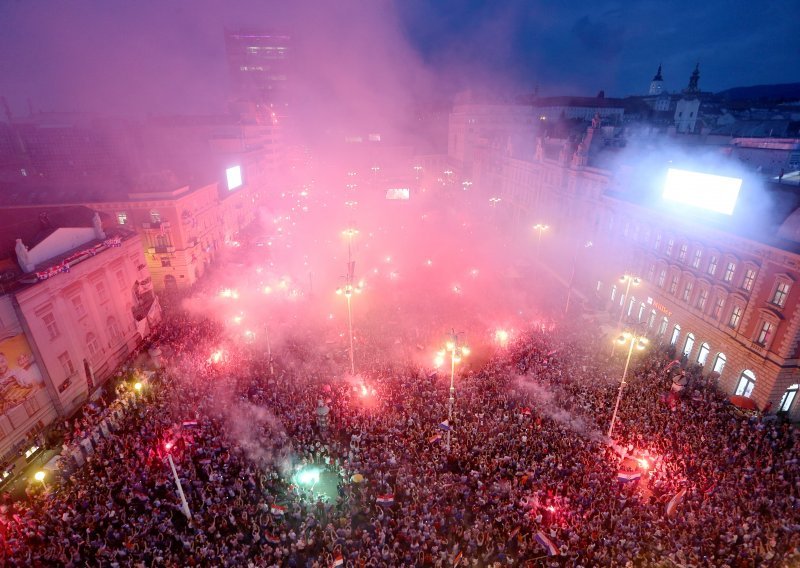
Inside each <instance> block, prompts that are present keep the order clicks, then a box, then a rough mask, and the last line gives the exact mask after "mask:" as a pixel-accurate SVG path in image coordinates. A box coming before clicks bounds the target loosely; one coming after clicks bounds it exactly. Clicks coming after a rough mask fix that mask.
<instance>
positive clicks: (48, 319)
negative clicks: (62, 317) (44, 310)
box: [42, 314, 61, 339]
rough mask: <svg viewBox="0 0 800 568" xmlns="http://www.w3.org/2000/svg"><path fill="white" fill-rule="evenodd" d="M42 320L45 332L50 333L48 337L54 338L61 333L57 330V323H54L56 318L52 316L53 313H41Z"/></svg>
mask: <svg viewBox="0 0 800 568" xmlns="http://www.w3.org/2000/svg"><path fill="white" fill-rule="evenodd" d="M42 321H43V322H44V325H45V327H47V333H48V334H49V335H50V339H55V338H57V337H58V336H59V335H61V333H60V332H59V331H58V324H57V323H56V318H54V317H53V314H45V315H43V316H42Z"/></svg>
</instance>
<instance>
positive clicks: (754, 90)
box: [717, 83, 800, 103]
mask: <svg viewBox="0 0 800 568" xmlns="http://www.w3.org/2000/svg"><path fill="white" fill-rule="evenodd" d="M717 95H718V96H720V97H722V98H723V99H725V100H727V101H730V102H737V101H759V102H765V103H767V102H768V103H782V102H789V101H798V100H800V83H784V84H782V85H753V86H750V87H734V88H732V89H726V90H724V91H720V92H719V93H717Z"/></svg>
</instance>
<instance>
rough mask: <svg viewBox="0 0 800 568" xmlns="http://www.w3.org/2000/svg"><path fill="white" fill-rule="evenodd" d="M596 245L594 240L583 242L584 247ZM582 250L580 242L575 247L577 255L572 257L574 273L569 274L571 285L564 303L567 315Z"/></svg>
mask: <svg viewBox="0 0 800 568" xmlns="http://www.w3.org/2000/svg"><path fill="white" fill-rule="evenodd" d="M593 245H594V243H593V242H592V241H586V242H585V243H584V244H583V248H584V249H588V248H591V247H592V246H593ZM580 252H581V248H580V242H579V243H578V246H577V247H576V248H575V255H574V256H573V257H572V273H571V274H570V276H569V286H568V287H567V302H566V304H565V305H564V314H565V315H566V314H567V313H569V299H570V297H572V284H573V282H574V281H575V268H576V266H577V265H578V253H580Z"/></svg>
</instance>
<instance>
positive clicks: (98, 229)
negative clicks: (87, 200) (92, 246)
mask: <svg viewBox="0 0 800 568" xmlns="http://www.w3.org/2000/svg"><path fill="white" fill-rule="evenodd" d="M92 225H94V235H95V237H97V238H98V239H105V238H106V233H105V231H103V222H102V221H101V220H100V214H99V213H98V212H97V211H95V212H94V216H93V217H92Z"/></svg>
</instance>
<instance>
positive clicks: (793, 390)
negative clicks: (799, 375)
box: [778, 385, 800, 412]
mask: <svg viewBox="0 0 800 568" xmlns="http://www.w3.org/2000/svg"><path fill="white" fill-rule="evenodd" d="M798 390H800V385H792V386H790V387H789V388H788V389H786V392H785V393H783V396H782V397H781V402H780V404H779V405H778V412H789V409H790V408H792V403H793V402H794V399H795V397H796V396H797V391H798Z"/></svg>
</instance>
